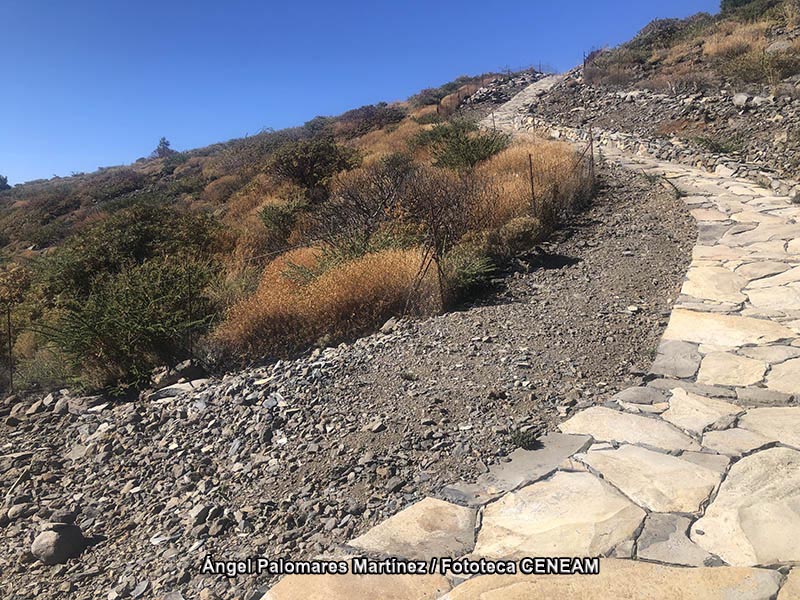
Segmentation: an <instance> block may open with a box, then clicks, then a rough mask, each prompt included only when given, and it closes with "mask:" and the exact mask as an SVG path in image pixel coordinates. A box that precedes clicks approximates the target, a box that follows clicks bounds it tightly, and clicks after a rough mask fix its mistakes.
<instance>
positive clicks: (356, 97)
mask: <svg viewBox="0 0 800 600" xmlns="http://www.w3.org/2000/svg"><path fill="white" fill-rule="evenodd" d="M718 4H719V3H718V0H663V1H661V2H648V1H645V2H633V1H631V0H594V1H561V2H551V1H540V2H531V1H530V0H528V1H527V2H517V1H514V0H510V1H506V2H499V3H490V2H486V1H483V2H475V1H473V0H459V1H457V2H456V1H453V0H439V1H425V2H423V1H417V0H412V1H406V2H384V1H382V0H372V1H371V2H367V1H363V2H351V1H347V0H338V1H335V2H331V1H330V0H327V1H324V2H323V1H319V0H314V1H309V2H302V1H297V0H295V1H284V2H269V1H268V2H263V1H262V2H255V1H252V2H244V1H240V0H227V1H225V2H220V1H218V0H217V1H215V2H209V1H207V0H196V1H195V2H175V1H172V2H171V1H169V0H161V1H159V2H154V1H151V0H137V1H135V2H132V1H127V2H122V1H120V0H103V1H98V0H74V1H72V2H67V1H66V0H55V1H54V0H49V1H43V0H0V17H1V18H2V22H3V24H2V34H0V174H4V175H7V176H8V178H9V181H10V182H11V183H19V182H22V181H27V180H30V179H35V178H41V177H51V176H53V175H62V176H63V175H69V174H70V173H71V172H73V171H92V170H94V169H96V168H97V167H99V166H108V165H116V164H124V163H130V162H132V161H134V160H136V158H138V157H140V156H144V155H146V154H148V153H149V152H150V151H151V150H152V149H153V148H154V147H155V146H156V144H157V142H158V139H159V138H160V137H161V136H166V137H167V138H168V139H169V140H170V141H171V142H172V146H173V147H174V148H176V149H179V150H180V149H188V148H195V147H198V146H204V145H207V144H210V143H214V142H218V141H224V140H227V139H230V138H233V137H241V136H243V135H245V134H248V133H250V134H252V133H255V132H257V131H259V130H260V129H263V128H265V127H273V128H276V129H278V128H281V127H286V126H291V125H298V124H301V123H303V122H305V121H307V120H308V119H310V118H312V117H314V116H316V115H319V114H325V115H328V114H338V113H340V112H343V111H344V110H347V109H350V108H355V107H357V106H361V105H363V104H369V103H374V102H377V101H380V100H386V101H392V100H400V99H404V98H406V97H408V96H409V95H411V94H413V93H415V92H416V91H419V90H420V89H421V88H424V87H431V86H435V85H439V84H441V83H444V82H446V81H449V80H451V79H453V78H455V77H456V76H458V75H462V74H477V73H481V72H485V71H491V70H498V69H502V68H505V67H511V68H516V67H523V66H528V65H531V64H538V63H539V62H540V61H541V62H542V63H545V64H549V65H551V66H552V67H554V68H556V69H559V70H564V69H567V68H570V67H572V66H574V65H575V64H576V63H577V62H578V61H579V60H580V59H581V56H582V53H583V51H584V50H588V49H591V48H592V47H598V46H603V45H616V44H618V43H620V42H622V41H625V40H627V39H629V38H630V37H631V36H632V35H633V34H635V33H636V31H638V30H639V29H640V28H641V27H642V26H644V25H645V24H646V23H647V22H649V21H650V20H651V19H653V18H657V17H673V16H674V17H679V16H686V15H689V14H692V13H695V12H698V11H708V12H716V9H717V7H718Z"/></svg>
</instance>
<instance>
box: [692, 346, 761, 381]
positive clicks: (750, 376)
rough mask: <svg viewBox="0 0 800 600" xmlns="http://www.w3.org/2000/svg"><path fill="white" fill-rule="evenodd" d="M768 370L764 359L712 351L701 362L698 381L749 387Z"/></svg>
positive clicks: (759, 379)
mask: <svg viewBox="0 0 800 600" xmlns="http://www.w3.org/2000/svg"><path fill="white" fill-rule="evenodd" d="M766 372H767V364H766V363H765V362H764V361H761V360H755V359H753V358H747V357H745V356H737V355H736V354H730V353H729V352H711V353H710V354H706V356H705V357H704V358H703V362H702V363H701V364H700V372H699V373H698V374H697V383H702V384H706V385H732V386H741V387H747V386H748V385H754V384H756V383H758V382H759V381H761V380H762V379H763V378H764V373H766Z"/></svg>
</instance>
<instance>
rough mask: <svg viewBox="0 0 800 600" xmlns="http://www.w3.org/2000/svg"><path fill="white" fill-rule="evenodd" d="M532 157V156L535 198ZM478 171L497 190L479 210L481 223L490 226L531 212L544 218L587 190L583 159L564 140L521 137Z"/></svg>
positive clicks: (504, 222) (581, 195)
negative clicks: (530, 161) (531, 170)
mask: <svg viewBox="0 0 800 600" xmlns="http://www.w3.org/2000/svg"><path fill="white" fill-rule="evenodd" d="M529 156H530V157H532V159H533V175H534V176H533V182H534V186H533V187H534V190H533V191H534V196H533V197H532V196H531V182H530V163H529ZM478 173H479V174H480V175H483V176H485V177H487V179H488V180H489V181H490V182H491V185H492V187H493V189H494V193H493V194H491V195H489V196H488V201H489V202H491V204H490V205H487V206H483V207H481V208H480V209H479V211H478V212H479V214H480V220H481V222H483V223H485V224H486V225H488V226H489V227H490V228H496V227H501V226H503V225H504V224H506V223H508V222H509V221H511V220H512V219H516V218H518V217H521V216H523V215H526V214H530V213H531V212H533V213H534V216H536V217H539V218H541V217H544V216H546V215H543V214H541V213H542V212H548V213H550V212H552V210H553V209H558V208H559V207H566V206H567V205H569V204H572V203H574V202H575V201H576V200H577V199H578V198H581V197H584V196H585V195H586V194H587V193H588V189H587V186H588V180H587V179H586V177H585V175H586V173H585V171H584V165H583V162H582V161H581V160H580V158H579V156H578V155H577V153H576V152H575V150H574V149H573V147H572V146H571V145H570V144H567V143H564V142H554V141H545V140H541V139H536V138H532V137H527V138H521V139H520V141H518V142H517V143H515V144H513V145H512V146H510V147H509V148H507V149H506V150H504V151H503V152H500V153H499V154H498V155H496V156H494V157H493V158H491V159H489V160H488V161H486V162H485V163H483V164H482V165H481V166H480V167H479V168H478ZM534 198H535V202H534ZM556 205H558V206H556ZM545 207H547V210H546V211H544V208H545Z"/></svg>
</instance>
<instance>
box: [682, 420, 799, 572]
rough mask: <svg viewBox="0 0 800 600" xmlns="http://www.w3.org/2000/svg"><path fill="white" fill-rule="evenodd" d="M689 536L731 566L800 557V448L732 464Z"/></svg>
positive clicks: (768, 452)
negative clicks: (798, 541) (714, 496)
mask: <svg viewBox="0 0 800 600" xmlns="http://www.w3.org/2000/svg"><path fill="white" fill-rule="evenodd" d="M760 410H769V409H760ZM691 539H692V541H694V542H695V543H696V544H697V545H699V546H701V547H702V548H704V549H705V550H707V551H708V552H710V553H712V554H716V555H717V556H719V557H720V558H722V559H723V560H724V561H725V562H727V563H728V564H731V565H740V566H743V565H772V564H777V563H782V562H796V561H800V544H798V543H797V540H798V539H800V452H798V451H797V450H792V449H790V448H770V449H768V450H762V451H760V452H756V453H755V454H751V455H750V456H746V457H745V458H743V459H741V460H740V461H739V462H737V463H736V464H734V465H733V466H732V467H731V468H730V471H729V472H728V476H727V478H726V479H725V481H723V482H722V485H721V486H720V489H719V492H718V493H717V497H716V498H715V499H714V501H713V502H712V503H711V504H710V505H709V507H708V508H707V509H706V512H705V515H704V516H703V517H702V518H701V519H700V520H698V521H696V522H695V523H694V524H693V525H692V529H691Z"/></svg>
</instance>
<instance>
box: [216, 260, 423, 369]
mask: <svg viewBox="0 0 800 600" xmlns="http://www.w3.org/2000/svg"><path fill="white" fill-rule="evenodd" d="M319 259H320V251H319V250H317V249H314V248H303V249H300V250H295V251H292V252H289V253H287V254H286V255H283V256H282V257H280V258H278V259H276V260H275V261H273V263H271V264H270V265H269V266H268V267H267V269H266V270H265V271H264V274H263V276H262V278H261V283H260V285H259V287H258V290H257V291H256V293H255V294H254V295H253V296H252V297H250V298H248V299H247V300H244V301H242V302H240V303H238V304H237V305H235V306H234V307H233V308H232V309H231V310H230V312H229V314H228V318H227V319H226V321H225V322H224V323H223V324H222V325H221V326H220V327H219V329H218V330H217V332H216V333H215V339H216V340H217V342H218V343H219V344H220V345H221V347H222V348H223V349H224V350H225V351H226V352H228V353H230V354H231V355H239V356H243V355H247V356H285V355H287V354H290V353H291V352H293V351H296V350H298V349H301V348H303V347H305V346H308V345H310V344H312V343H314V342H316V341H319V340H320V338H322V337H325V338H326V341H330V342H333V341H337V340H342V339H346V338H350V337H352V336H355V335H358V334H362V333H364V332H366V331H369V330H370V329H373V328H374V327H376V326H378V325H379V324H380V323H381V322H383V321H384V320H385V319H387V318H388V317H390V316H392V315H396V314H400V313H402V312H404V311H405V310H406V308H409V309H411V310H413V312H415V313H417V314H422V313H428V312H432V311H435V310H438V309H439V304H438V301H437V300H438V297H439V296H438V284H437V279H436V270H435V267H431V268H429V269H427V271H426V272H425V274H424V276H420V274H421V266H422V264H423V261H424V259H425V256H424V254H423V252H422V251H420V250H418V249H413V250H385V251H382V252H377V253H374V254H368V255H366V256H363V257H361V258H358V259H356V260H353V261H350V262H347V263H343V264H341V265H338V266H334V267H333V268H331V269H329V270H328V271H326V272H324V273H323V274H322V275H320V276H319V277H315V278H312V279H311V280H310V281H309V282H305V281H304V280H303V277H302V276H300V274H301V273H302V272H303V271H304V270H305V269H313V268H314V267H315V265H316V263H317V261H318V260H319Z"/></svg>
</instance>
